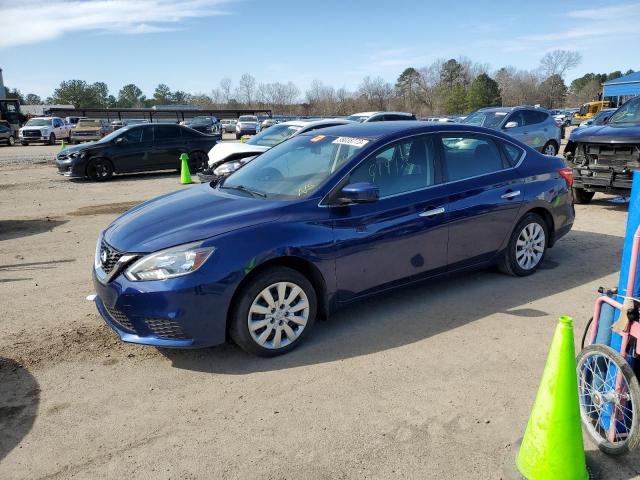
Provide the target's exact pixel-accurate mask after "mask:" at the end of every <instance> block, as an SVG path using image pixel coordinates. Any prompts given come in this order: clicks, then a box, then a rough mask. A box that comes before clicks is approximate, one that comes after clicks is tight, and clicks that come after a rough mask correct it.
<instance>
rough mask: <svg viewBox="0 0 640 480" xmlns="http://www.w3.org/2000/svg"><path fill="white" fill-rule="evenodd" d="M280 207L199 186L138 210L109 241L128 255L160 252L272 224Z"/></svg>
mask: <svg viewBox="0 0 640 480" xmlns="http://www.w3.org/2000/svg"><path fill="white" fill-rule="evenodd" d="M277 203H278V202H272V201H269V200H263V199H254V198H249V197H242V196H237V195H235V194H233V193H226V192H223V191H220V190H217V189H215V188H212V187H211V186H210V185H209V184H202V185H197V186H193V187H190V188H188V189H185V190H179V191H177V192H172V193H168V194H166V195H162V196H160V197H156V198H154V199H152V200H149V201H147V202H145V203H141V204H140V205H138V206H137V207H134V208H132V209H131V210H129V211H128V212H126V213H124V214H123V215H121V216H120V217H118V218H117V219H116V220H114V221H113V223H111V225H109V226H108V227H107V229H106V230H105V231H104V240H105V241H106V242H107V243H108V244H109V245H111V246H112V247H114V248H116V249H117V250H120V251H122V252H136V253H149V252H155V251H157V250H162V249H164V248H169V247H173V246H175V245H181V244H184V243H189V242H196V241H198V240H204V239H206V238H211V237H215V236H216V235H220V234H223V233H227V232H230V231H233V230H237V229H239V228H244V227H249V226H252V225H258V224H261V223H268V222H272V221H274V220H276V219H277V218H278V217H279V216H280V213H279V211H280V209H278V208H275V206H276V205H277Z"/></svg>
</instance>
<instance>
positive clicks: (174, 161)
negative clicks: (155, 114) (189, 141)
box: [153, 125, 187, 168]
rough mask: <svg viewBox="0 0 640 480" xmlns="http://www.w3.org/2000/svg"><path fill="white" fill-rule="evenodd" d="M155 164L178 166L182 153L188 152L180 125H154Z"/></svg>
mask: <svg viewBox="0 0 640 480" xmlns="http://www.w3.org/2000/svg"><path fill="white" fill-rule="evenodd" d="M153 129H154V144H153V164H154V166H155V167H157V168H177V167H178V164H179V159H180V154H182V153H187V149H186V147H185V145H184V140H183V139H182V134H181V130H182V129H181V128H180V126H178V125H154V126H153Z"/></svg>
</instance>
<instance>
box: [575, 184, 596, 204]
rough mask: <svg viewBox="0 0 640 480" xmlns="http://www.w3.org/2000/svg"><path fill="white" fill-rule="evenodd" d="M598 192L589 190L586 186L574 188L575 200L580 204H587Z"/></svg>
mask: <svg viewBox="0 0 640 480" xmlns="http://www.w3.org/2000/svg"><path fill="white" fill-rule="evenodd" d="M595 194H596V192H587V191H586V190H585V189H584V188H575V187H574V188H573V201H574V203H578V204H581V205H582V204H586V203H589V202H590V201H591V199H592V198H593V196H594V195H595Z"/></svg>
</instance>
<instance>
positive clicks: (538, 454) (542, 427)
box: [516, 316, 589, 480]
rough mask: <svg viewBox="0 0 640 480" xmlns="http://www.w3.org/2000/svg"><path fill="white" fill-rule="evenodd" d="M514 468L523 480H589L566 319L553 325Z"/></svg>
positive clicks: (568, 320)
mask: <svg viewBox="0 0 640 480" xmlns="http://www.w3.org/2000/svg"><path fill="white" fill-rule="evenodd" d="M516 466H517V467H518V470H519V471H520V473H521V474H522V475H523V476H524V477H525V478H527V479H528V480H547V479H549V480H551V479H562V480H588V479H589V473H588V472H587V466H586V461H585V455H584V447H583V444H582V426H581V423H580V404H579V400H578V379H577V374H576V361H575V350H574V345H573V319H572V318H571V317H567V316H563V317H560V319H559V321H558V326H557V327H556V331H555V333H554V335H553V340H552V341H551V348H550V349H549V354H548V356H547V363H546V365H545V367H544V372H543V373H542V379H541V380H540V387H539V388H538V394H537V395H536V399H535V401H534V402H533V408H532V409H531V416H530V417H529V423H528V424H527V429H526V430H525V432H524V438H523V439H522V445H521V446H520V451H519V452H518V458H517V460H516Z"/></svg>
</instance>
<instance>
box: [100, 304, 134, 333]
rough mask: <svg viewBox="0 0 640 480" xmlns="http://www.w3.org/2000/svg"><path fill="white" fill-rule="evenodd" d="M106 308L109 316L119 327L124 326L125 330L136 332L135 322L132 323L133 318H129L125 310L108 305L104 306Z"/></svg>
mask: <svg viewBox="0 0 640 480" xmlns="http://www.w3.org/2000/svg"><path fill="white" fill-rule="evenodd" d="M104 308H105V309H106V310H107V313H109V316H110V317H111V319H112V320H113V321H114V323H116V325H117V326H118V327H120V328H122V329H123V330H128V331H130V332H135V329H134V328H133V323H131V320H129V318H128V317H127V316H126V315H125V314H124V313H123V312H121V311H120V310H118V309H116V308H111V307H107V306H106V305H105V306H104Z"/></svg>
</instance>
